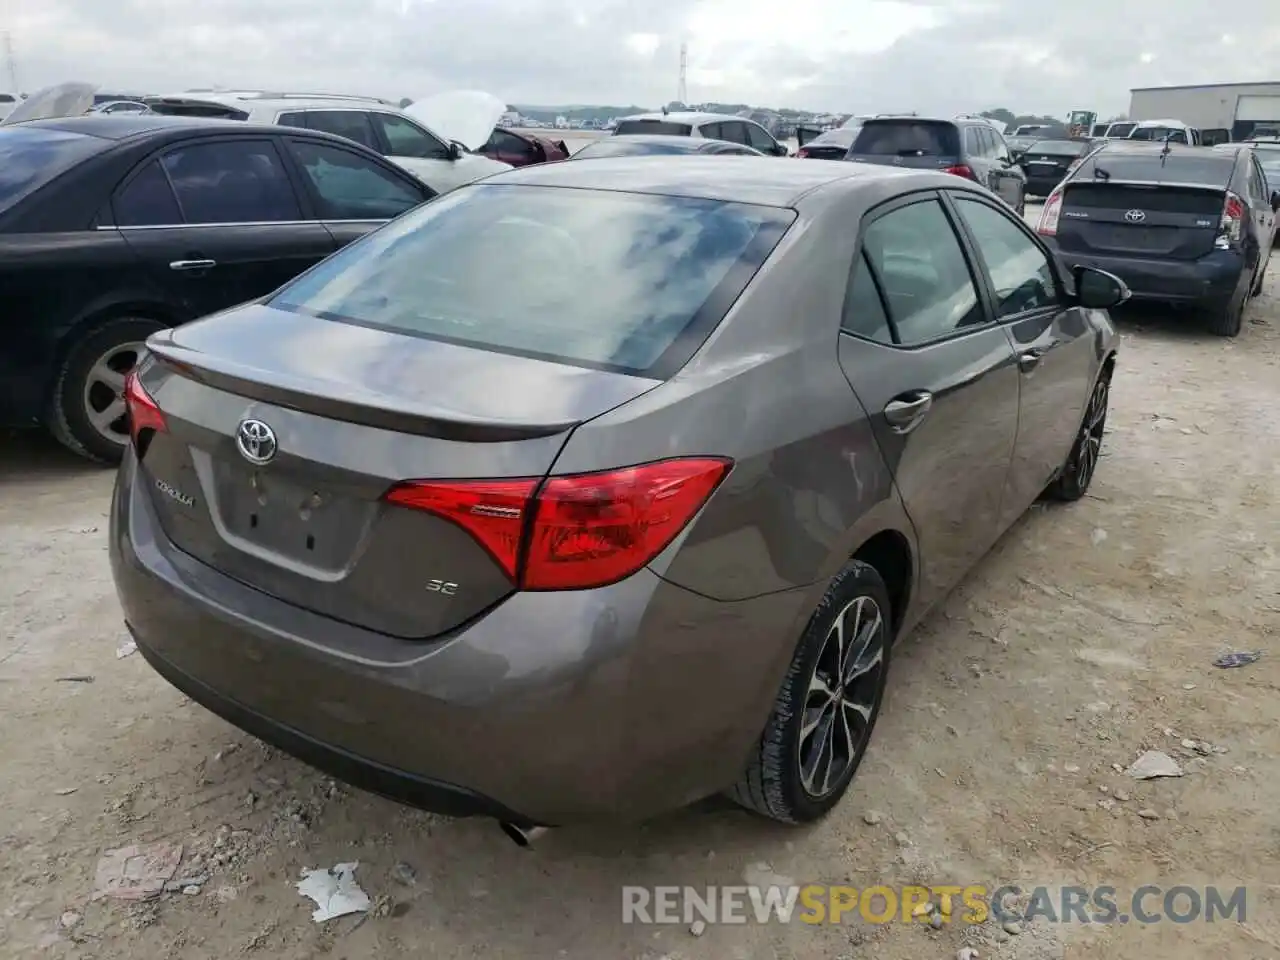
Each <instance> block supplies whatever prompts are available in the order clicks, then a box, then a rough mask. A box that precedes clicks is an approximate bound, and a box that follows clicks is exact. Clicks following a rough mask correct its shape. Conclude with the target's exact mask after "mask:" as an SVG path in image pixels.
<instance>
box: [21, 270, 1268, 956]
mask: <svg viewBox="0 0 1280 960" xmlns="http://www.w3.org/2000/svg"><path fill="white" fill-rule="evenodd" d="M1247 318H1249V319H1250V320H1251V321H1252V322H1247V324H1246V329H1245V331H1244V333H1243V334H1242V335H1241V336H1240V338H1239V339H1237V340H1232V341H1224V340H1219V339H1214V338H1212V337H1209V336H1207V335H1204V334H1202V333H1200V332H1199V331H1198V330H1197V329H1196V328H1195V326H1194V325H1192V324H1190V323H1188V322H1187V321H1185V320H1183V319H1180V318H1178V317H1176V316H1174V315H1172V314H1170V313H1168V312H1164V313H1161V312H1155V313H1152V312H1149V311H1148V312H1144V313H1133V312H1130V313H1128V314H1126V315H1122V316H1121V318H1120V324H1121V328H1122V332H1123V346H1122V353H1121V357H1120V363H1119V368H1118V371H1117V374H1116V379H1115V388H1114V394H1113V408H1112V415H1111V420H1110V433H1109V435H1108V437H1107V440H1106V443H1105V446H1104V452H1105V458H1104V460H1103V461H1102V464H1101V466H1100V468H1099V471H1098V475H1097V478H1096V480H1095V483H1094V487H1093V491H1092V495H1091V496H1090V497H1089V498H1088V499H1086V500H1084V501H1082V502H1080V503H1078V504H1076V505H1073V506H1069V507H1062V508H1060V507H1050V508H1036V509H1033V510H1032V511H1031V512H1030V513H1029V514H1028V515H1027V516H1026V517H1025V518H1024V519H1023V520H1022V521H1021V522H1020V523H1019V524H1018V525H1017V526H1016V527H1015V528H1014V529H1013V530H1012V531H1011V532H1010V533H1009V534H1007V535H1006V536H1005V537H1004V539H1003V540H1002V541H1001V542H1000V543H999V544H998V546H997V547H996V549H995V550H994V551H993V552H992V553H991V554H990V556H988V557H987V558H986V559H985V560H984V561H983V562H982V563H981V565H980V566H979V567H978V568H977V569H976V570H975V571H974V572H973V573H972V574H971V575H970V576H969V577H968V578H967V579H966V581H965V582H964V583H963V584H962V585H961V586H960V588H959V589H958V590H957V591H956V592H955V593H954V595H953V596H952V597H951V598H950V599H949V600H948V601H947V602H946V604H945V606H944V608H943V609H942V610H940V611H939V612H938V613H936V614H935V615H934V616H933V617H932V618H931V619H930V620H929V621H928V622H927V623H926V624H925V625H924V627H923V628H922V629H920V630H919V631H917V632H916V634H915V635H914V636H913V637H911V638H910V639H909V640H907V641H905V642H904V644H903V645H902V647H901V648H900V650H901V652H900V654H899V655H898V657H897V661H896V663H895V665H894V671H893V676H891V678H890V695H889V701H888V704H887V706H886V708H885V712H884V714H883V715H882V718H881V721H880V725H879V727H878V729H877V730H876V734H875V738H874V741H873V743H872V746H871V750H870V753H869V755H868V759H867V761H866V763H865V765H864V766H863V768H862V771H861V773H860V775H859V777H858V779H857V781H856V783H855V785H854V788H853V789H852V791H851V792H850V794H849V795H848V797H847V798H846V800H845V802H844V803H843V804H842V806H841V807H840V808H839V809H838V810H837V811H836V812H835V813H834V814H833V815H832V816H831V817H830V818H828V819H827V820H826V821H825V822H823V823H821V824H820V825H817V826H814V827H812V828H807V829H800V830H795V829H784V828H780V827H777V826H773V825H770V824H768V823H765V822H762V821H761V820H759V819H756V818H753V817H751V816H749V815H747V814H746V813H744V812H741V811H738V810H736V809H734V808H731V807H728V806H726V805H723V804H718V803H707V804H704V805H703V806H701V807H699V808H697V809H692V810H686V811H682V812H679V813H675V814H672V815H670V816H668V817H665V818H663V819H661V820H659V821H657V822H654V823H650V824H647V825H645V826H643V827H613V828H605V827H600V828H592V829H570V830H564V831H560V832H554V833H552V834H550V835H548V836H547V837H546V838H545V839H544V840H543V841H542V842H541V843H540V844H539V845H537V846H535V847H534V848H533V849H532V850H521V849H519V848H517V847H516V846H514V845H513V844H512V843H511V842H510V841H509V840H507V839H506V838H505V837H504V836H503V835H502V834H501V833H500V832H499V831H498V829H497V828H496V827H495V826H494V824H492V823H490V822H485V821H449V820H446V819H443V818H438V817H433V816H428V815H425V814H422V813H418V812H415V811H410V810H406V809H403V808H400V807H397V806H396V805H394V804H391V803H388V802H385V801H382V800H380V799H376V798H373V797H371V796H368V795H365V794H362V793H359V792H356V791H353V790H350V789H347V788H344V787H342V786H341V785H336V784H333V783H332V782H330V781H328V780H327V779H325V778H324V777H322V776H321V775H319V774H317V773H315V772H313V771H312V770H310V769H309V768H307V767H305V766H303V765H302V764H300V763H298V762H296V761H294V760H292V759H290V758H288V757H285V756H282V755H280V754H278V753H276V752H274V751H271V750H268V749H266V748H264V747H263V746H261V745H260V744H258V743H257V742H256V741H254V740H252V739H251V738H249V737H247V736H245V735H243V734H241V733H240V732H239V731H237V730H236V729H234V728H232V727H230V726H229V725H227V724H226V723H224V722H222V721H221V720H219V719H217V718H215V717H214V716H212V715H210V714H209V713H207V712H205V711H204V710H203V709H202V708H200V707H198V706H196V705H195V704H193V703H191V702H189V701H187V700H185V699H184V698H183V697H182V696H180V695H179V694H178V693H177V692H176V691H174V690H173V689H172V688H170V687H169V686H168V685H166V684H165V683H164V682H163V681H161V680H160V679H159V678H158V677H157V676H156V675H155V674H154V673H153V672H152V671H151V670H150V668H149V667H148V666H147V664H146V663H145V662H144V661H143V660H142V659H141V657H139V656H137V655H133V656H126V657H124V658H121V659H118V658H117V648H118V647H119V646H120V645H121V644H122V643H123V642H124V641H125V634H124V630H123V628H122V625H121V619H120V611H119V608H118V606H117V603H116V599H115V596H114V593H113V589H112V584H111V579H110V573H109V570H108V564H107V555H106V525H107V520H106V512H107V504H108V496H109V493H110V489H111V484H112V475H111V474H110V473H109V472H107V471H103V470H100V469H96V468H93V467H89V466H86V465H82V464H80V463H79V462H77V461H76V460H75V459H74V458H72V457H71V456H69V455H64V454H62V453H61V452H60V451H59V450H58V449H57V448H56V447H55V446H54V445H53V444H52V442H50V441H47V440H42V439H39V438H20V439H13V440H0V724H2V727H0V729H2V731H3V733H2V735H0V956H3V957H27V956H48V957H84V958H99V960H114V958H126V957H128V958H135V957H145V958H166V957H175V958H177V957H181V958H183V960H200V958H226V957H233V956H238V955H241V954H246V953H247V954H254V955H261V956H270V957H279V958H284V960H292V958H304V957H317V956H320V955H332V956H334V957H335V958H359V957H373V956H377V957H400V956H404V957H408V956H413V957H430V958H472V957H486V958H491V960H504V958H519V960H526V958H543V957H546V958H561V957H564V958H575V960H576V958H581V960H601V958H620V960H621V958H626V960H631V958H636V960H658V958H662V957H666V958H671V960H676V958H679V960H704V958H705V960H730V958H732V960H763V958H774V957H779V958H780V957H787V958H796V960H817V958H823V960H835V958H846V960H852V958H864V957H866V958H870V957H873V956H874V957H877V958H884V960H927V958H934V957H936V958H953V957H955V956H956V954H957V951H958V950H959V949H960V948H961V947H962V946H964V945H966V944H969V945H974V946H976V947H977V949H978V951H979V956H980V957H981V958H983V960H986V958H997V960H1051V958H1071V957H1107V958H1114V960H1124V958H1141V960H1148V958H1151V957H1159V958H1160V960H1181V958H1188V960H1190V958H1197V960H1199V958H1203V957H1207V956H1215V957H1224V958H1231V960H1235V958H1242V960H1246V958H1247V960H1252V958H1263V957H1272V956H1277V955H1280V949H1278V948H1277V944H1280V920H1277V915H1276V895H1277V891H1280V805H1277V803H1276V798H1277V796H1280V723H1278V721H1280V699H1278V698H1277V696H1276V691H1277V684H1278V683H1280V651H1276V650H1275V649H1274V648H1273V641H1274V638H1275V636H1276V631H1277V624H1278V623H1280V592H1278V591H1280V556H1278V554H1277V549H1278V545H1280V503H1278V502H1277V496H1276V492H1277V479H1278V476H1277V462H1278V460H1277V457H1278V455H1280V416H1277V410H1278V409H1280V269H1277V270H1276V271H1273V276H1272V278H1271V280H1270V282H1269V284H1268V289H1267V291H1266V293H1265V294H1264V296H1263V297H1262V298H1261V299H1259V300H1257V301H1255V302H1254V304H1253V305H1252V307H1251V308H1250V311H1249V313H1248V314H1247ZM1257 649H1261V650H1263V651H1264V654H1263V657H1262V659H1261V661H1260V662H1258V663H1256V664H1254V665H1252V666H1248V667H1244V668H1242V669H1234V670H1221V669H1215V668H1214V667H1213V666H1212V661H1213V660H1214V658H1215V657H1217V656H1219V655H1220V654H1222V653H1224V652H1227V651H1230V650H1257ZM77 677H78V678H85V677H92V678H93V680H92V682H85V681H84V680H83V679H81V680H76V679H67V678H77ZM1184 740H1187V741H1196V742H1197V743H1196V744H1195V745H1193V746H1191V747H1185V746H1183V741H1184ZM1201 744H1208V745H1209V746H1203V745H1201ZM1149 748H1158V749H1161V750H1164V751H1166V752H1167V753H1169V754H1170V755H1172V756H1174V757H1175V758H1177V759H1178V760H1179V761H1180V762H1181V763H1182V764H1183V765H1184V767H1185V769H1186V775H1185V776H1183V777H1181V778H1178V779H1164V780H1155V781H1148V782H1135V781H1134V780H1132V779H1131V778H1129V777H1128V776H1126V775H1124V774H1122V773H1121V772H1119V770H1118V767H1119V768H1123V767H1126V766H1127V765H1128V764H1129V763H1131V762H1132V761H1133V760H1134V758H1135V757H1137V756H1138V755H1139V754H1140V753H1141V752H1142V751H1144V750H1145V749H1149ZM1214 748H1216V749H1214ZM1139 810H1142V811H1143V813H1144V814H1145V815H1146V816H1139V814H1138V811H1139ZM152 841H169V842H172V843H179V844H182V845H183V847H184V866H183V867H182V868H181V869H180V870H179V876H195V877H197V878H199V876H200V875H204V876H206V877H207V879H205V880H204V882H203V883H201V884H199V887H200V889H199V892H198V893H191V894H183V893H181V892H174V893H169V894H165V895H164V896H162V897H160V898H159V899H157V900H154V901H152V902H149V903H144V904H140V905H139V904H126V903H121V902H116V901H112V900H100V901H97V902H90V899H89V897H90V893H91V891H92V889H93V884H94V870H95V864H96V863H97V861H98V858H99V857H100V856H101V855H102V853H103V852H104V851H105V850H107V849H110V848H115V847H119V846H122V845H125V844H129V843H134V842H140V843H141V842H152ZM344 861H358V862H359V867H358V870H357V873H356V879H357V880H358V881H359V882H360V884H361V885H362V886H363V888H364V889H365V890H366V891H367V892H368V893H369V895H370V896H371V897H372V898H373V900H374V909H373V911H372V913H371V914H370V915H369V916H368V917H366V918H363V919H362V918H360V917H345V918H342V919H339V920H335V921H332V922H330V923H327V924H323V925H322V924H316V923H313V922H312V919H311V909H312V905H311V903H310V902H309V901H306V900H304V899H303V898H302V897H300V896H299V895H298V893H297V892H296V890H295V889H294V883H295V882H296V881H297V879H298V876H299V871H300V870H302V869H303V868H314V867H327V866H330V865H333V864H336V863H339V862H344ZM404 865H407V867H406V866H404ZM765 870H772V871H773V873H774V874H776V875H782V876H785V877H790V878H794V879H795V880H797V881H800V882H826V883H847V884H852V885H855V886H858V887H866V886H870V885H874V884H889V885H894V884H910V883H920V882H924V883H932V884H944V883H954V884H958V885H964V884H971V883H985V884H987V885H988V886H991V887H994V886H996V885H998V884H1000V883H1005V882H1015V883H1019V884H1021V885H1022V886H1024V887H1028V888H1029V887H1032V886H1035V885H1038V884H1043V885H1058V884H1082V885H1094V884H1108V885H1111V886H1114V887H1116V888H1117V889H1118V891H1119V892H1120V893H1119V897H1120V899H1121V901H1122V905H1123V898H1124V897H1125V896H1126V895H1127V893H1128V892H1130V891H1132V890H1134V889H1135V888H1137V887H1138V886H1140V885H1142V884H1145V883H1153V884H1158V885H1161V886H1163V887H1166V888H1167V887H1169V886H1172V885H1175V884H1189V885H1192V886H1200V887H1203V886H1204V885H1206V884H1217V885H1219V886H1226V887H1234V886H1236V885H1240V884H1244V885H1247V886H1248V888H1249V895H1248V901H1247V911H1248V912H1247V923H1246V924H1244V925H1240V924H1237V923H1234V922H1221V921H1219V922H1217V923H1213V924H1209V923H1202V922H1201V923H1192V924H1185V925H1177V924H1173V923H1170V922H1168V921H1165V922H1162V923H1159V924H1156V925H1154V926H1150V927H1144V926H1141V925H1139V924H1136V923H1130V924H1127V925H1117V924H1110V925H1106V926H1099V925H1096V924H1094V925H1088V926H1086V925H1083V924H1079V923H1074V924H1067V925H1051V924H1048V923H1045V922H1043V921H1041V922H1037V923H1033V924H1031V925H1030V926H1028V927H1027V928H1026V929H1025V930H1024V931H1023V932H1022V933H1020V934H1018V935H1014V936H1008V935H1007V934H1004V933H1003V932H1001V931H1000V929H999V927H998V925H997V924H984V925H982V926H980V927H975V928H964V927H962V926H960V925H959V924H948V925H946V926H945V927H944V928H943V929H942V930H939V931H934V930H932V929H929V928H928V927H927V926H924V925H921V924H912V925H903V924H895V925H886V926H872V925H869V924H865V923H863V922H861V921H852V922H846V923H844V924H841V925H820V926H810V925H805V924H800V923H793V924H789V925H781V924H768V925H759V924H755V923H751V924H747V925H715V926H711V927H710V928H708V929H706V930H705V931H704V932H702V933H701V936H695V935H694V934H693V933H692V932H691V931H690V930H689V929H688V927H687V926H685V925H684V924H683V923H682V924H678V925H673V926H664V927H654V926H637V925H623V924H622V922H621V893H620V888H621V887H622V885H624V884H645V885H657V884H692V885H695V886H698V887H703V886H706V885H709V884H738V883H742V882H744V879H743V878H744V877H752V878H755V877H758V876H760V874H761V872H762V871H765Z"/></svg>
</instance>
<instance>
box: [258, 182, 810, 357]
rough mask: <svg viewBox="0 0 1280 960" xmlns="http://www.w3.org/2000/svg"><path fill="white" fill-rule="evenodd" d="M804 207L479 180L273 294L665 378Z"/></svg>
mask: <svg viewBox="0 0 1280 960" xmlns="http://www.w3.org/2000/svg"><path fill="white" fill-rule="evenodd" d="M794 217H795V214H794V212H792V211H789V210H781V209H777V208H773V207H756V206H751V205H745V204H732V203H723V202H720V201H712V200H701V199H689V198H684V197H664V196H641V195H637V194H627V193H618V192H613V191H594V190H558V189H552V188H547V187H536V186H522V185H502V184H478V185H472V186H467V187H463V188H461V189H459V190H455V191H453V192H451V193H449V194H446V195H444V196H443V197H441V198H440V199H438V200H436V201H435V202H433V203H430V204H426V205H425V206H423V207H421V208H420V209H418V210H415V211H414V212H413V213H411V214H409V215H407V216H405V217H402V218H401V219H400V220H398V221H396V222H395V223H393V224H391V225H390V226H388V227H386V228H384V229H382V230H378V231H376V232H374V233H372V234H369V235H368V236H367V237H365V238H364V239H362V240H358V241H356V242H355V243H353V244H350V245H349V246H347V247H345V248H343V249H342V250H341V251H339V252H338V253H337V254H335V255H334V256H332V257H330V258H329V259H328V260H326V261H324V263H322V264H321V265H320V266H319V267H317V268H315V269H313V270H312V271H310V272H309V273H307V274H305V275H304V276H302V277H300V278H298V280H296V281H294V282H293V283H291V284H289V285H288V286H286V287H284V288H283V289H282V290H281V291H280V292H279V293H278V294H277V295H276V296H275V297H274V298H273V300H272V301H271V303H272V305H273V306H276V307H278V308H281V309H285V310H294V311H297V312H301V313H306V314H308V315H311V316H318V317H323V318H325V319H329V320H334V321H337V322H344V323H355V324H360V325H363V326H371V327H375V328H379V329H384V330H390V331H393V332H395V333H402V334H408V335H410V336H420V337H427V338H430V339H436V340H443V341H446V342H452V343H458V344H462V345H465V346H474V347H479V348H484V349H490V350H496V351H500V352H505V353H514V354H518V355H524V356H533V357H540V358H546V359H550V360H555V361H559V362H567V363H571V364H576V365H581V366H587V367H595V368H599V369H609V370H617V371H621V372H625V373H635V374H644V375H647V376H652V377H656V378H665V377H667V376H670V375H671V374H672V373H674V372H675V371H676V370H678V369H679V368H680V367H681V366H683V364H684V363H685V362H686V361H687V360H688V358H689V357H690V356H692V354H693V352H694V351H695V350H696V349H697V348H698V347H699V346H700V345H701V344H702V342H703V340H705V338H706V337H707V335H708V334H709V333H710V332H711V330H713V329H714V328H715V326H716V324H718V323H719V322H720V320H721V319H722V318H723V317H724V314H725V313H726V312H727V311H728V309H729V307H731V306H732V305H733V302H734V301H735V300H736V299H737V297H738V295H739V294H740V293H741V292H742V290H743V288H744V287H745V286H746V285H747V283H748V282H749V281H750V279H751V277H752V276H754V274H755V271H756V270H757V269H758V268H759V266H760V265H761V264H762V263H763V262H764V260H765V259H766V258H767V257H768V255H769V254H770V253H771V252H772V250H773V248H774V246H775V245H776V244H777V242H778V240H779V239H780V238H781V236H782V234H783V232H785V230H786V227H787V226H788V225H789V224H790V223H791V222H792V220H793V219H794Z"/></svg>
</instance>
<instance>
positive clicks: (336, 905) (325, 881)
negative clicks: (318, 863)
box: [297, 862, 372, 923]
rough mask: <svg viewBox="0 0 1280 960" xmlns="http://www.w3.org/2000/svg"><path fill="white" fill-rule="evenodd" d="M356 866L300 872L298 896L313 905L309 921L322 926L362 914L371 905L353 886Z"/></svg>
mask: <svg viewBox="0 0 1280 960" xmlns="http://www.w3.org/2000/svg"><path fill="white" fill-rule="evenodd" d="M359 865H360V864H359V863H358V862H352V863H339V864H337V865H336V866H334V867H330V868H329V869H328V870H303V871H302V879H301V880H299V881H298V884H297V887H298V893H300V894H302V895H303V896H304V897H310V898H311V899H312V900H314V901H315V902H316V907H317V909H316V910H315V911H313V912H312V914H311V919H312V920H314V921H315V922H316V923H324V922H326V921H328V920H334V919H336V918H338V917H345V916H347V915H348V914H352V913H366V912H368V910H369V907H370V906H371V905H372V901H371V900H370V899H369V895H368V894H367V893H365V892H364V891H363V890H361V889H360V885H359V884H357V883H356V867H358V866H359Z"/></svg>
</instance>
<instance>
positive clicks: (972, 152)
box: [964, 127, 986, 157]
mask: <svg viewBox="0 0 1280 960" xmlns="http://www.w3.org/2000/svg"><path fill="white" fill-rule="evenodd" d="M978 138H979V133H978V128H977V127H965V128H964V152H965V154H966V155H968V156H970V157H981V156H984V155H985V154H986V151H985V150H983V149H982V143H981V141H980V140H979V139H978Z"/></svg>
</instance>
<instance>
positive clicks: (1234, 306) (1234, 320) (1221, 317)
mask: <svg viewBox="0 0 1280 960" xmlns="http://www.w3.org/2000/svg"><path fill="white" fill-rule="evenodd" d="M1248 302H1249V298H1248V297H1246V296H1244V295H1243V294H1241V296H1240V297H1239V298H1236V297H1233V298H1232V299H1230V300H1228V301H1227V302H1226V303H1225V304H1223V305H1222V306H1221V307H1215V308H1213V309H1212V310H1211V311H1210V312H1209V332H1210V333H1214V334H1217V335H1218V336H1219V337H1236V336H1239V335H1240V327H1241V326H1242V325H1243V323H1244V308H1245V304H1247V303H1248Z"/></svg>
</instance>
